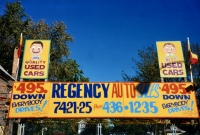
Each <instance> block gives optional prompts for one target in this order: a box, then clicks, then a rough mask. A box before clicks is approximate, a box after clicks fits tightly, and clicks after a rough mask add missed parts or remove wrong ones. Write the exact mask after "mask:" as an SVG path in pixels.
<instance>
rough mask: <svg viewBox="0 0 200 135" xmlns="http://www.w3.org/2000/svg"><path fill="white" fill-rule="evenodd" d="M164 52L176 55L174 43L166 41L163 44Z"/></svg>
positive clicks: (168, 54)
mask: <svg viewBox="0 0 200 135" xmlns="http://www.w3.org/2000/svg"><path fill="white" fill-rule="evenodd" d="M163 52H164V53H165V54H166V55H167V56H174V54H175V52H176V48H175V46H174V45H173V44H172V43H166V44H164V46H163Z"/></svg>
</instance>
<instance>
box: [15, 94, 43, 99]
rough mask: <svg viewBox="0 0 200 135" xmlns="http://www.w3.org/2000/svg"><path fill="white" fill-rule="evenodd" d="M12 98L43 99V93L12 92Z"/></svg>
mask: <svg viewBox="0 0 200 135" xmlns="http://www.w3.org/2000/svg"><path fill="white" fill-rule="evenodd" d="M13 99H45V94H22V95H20V94H14V95H13Z"/></svg>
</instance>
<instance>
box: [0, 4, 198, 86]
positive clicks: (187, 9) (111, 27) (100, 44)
mask: <svg viewBox="0 0 200 135" xmlns="http://www.w3.org/2000/svg"><path fill="white" fill-rule="evenodd" d="M13 1H15V0H7V2H13ZM5 2H6V1H5V0H1V1H0V6H1V8H0V14H1V15H2V14H3V11H4V8H3V7H4V5H5ZM21 5H22V7H23V8H25V13H26V14H28V15H29V16H31V18H32V19H33V20H34V21H37V20H41V19H44V20H45V22H47V23H48V24H51V23H52V22H54V21H58V22H59V21H63V22H64V23H65V24H66V26H67V33H69V34H71V35H72V36H73V37H74V42H73V43H69V44H68V45H69V48H70V51H71V55H70V58H72V59H74V60H76V61H77V63H78V64H79V65H80V69H82V70H83V71H84V76H86V77H89V78H90V81H91V82H114V81H116V80H118V81H122V80H123V79H122V76H121V73H122V70H123V71H124V72H125V73H127V74H128V75H131V76H132V75H134V74H135V71H134V70H133V68H132V67H133V66H134V63H133V62H132V58H134V59H137V58H138V55H137V53H138V50H142V49H143V48H144V47H147V46H150V45H154V46H155V47H156V41H186V39H187V37H189V38H190V42H192V43H198V44H200V1H199V0H181V1H179V0H167V1H166V0H46V1H44V0H21Z"/></svg>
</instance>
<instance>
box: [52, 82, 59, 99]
mask: <svg viewBox="0 0 200 135" xmlns="http://www.w3.org/2000/svg"><path fill="white" fill-rule="evenodd" d="M59 90H60V84H56V83H53V89H52V98H60V94H59Z"/></svg>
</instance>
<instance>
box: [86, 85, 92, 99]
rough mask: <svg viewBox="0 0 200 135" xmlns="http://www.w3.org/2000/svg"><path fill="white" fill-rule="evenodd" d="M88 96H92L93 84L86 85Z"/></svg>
mask: <svg viewBox="0 0 200 135" xmlns="http://www.w3.org/2000/svg"><path fill="white" fill-rule="evenodd" d="M86 97H89V98H92V84H89V86H88V85H87V84H85V85H84V98H86Z"/></svg>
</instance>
